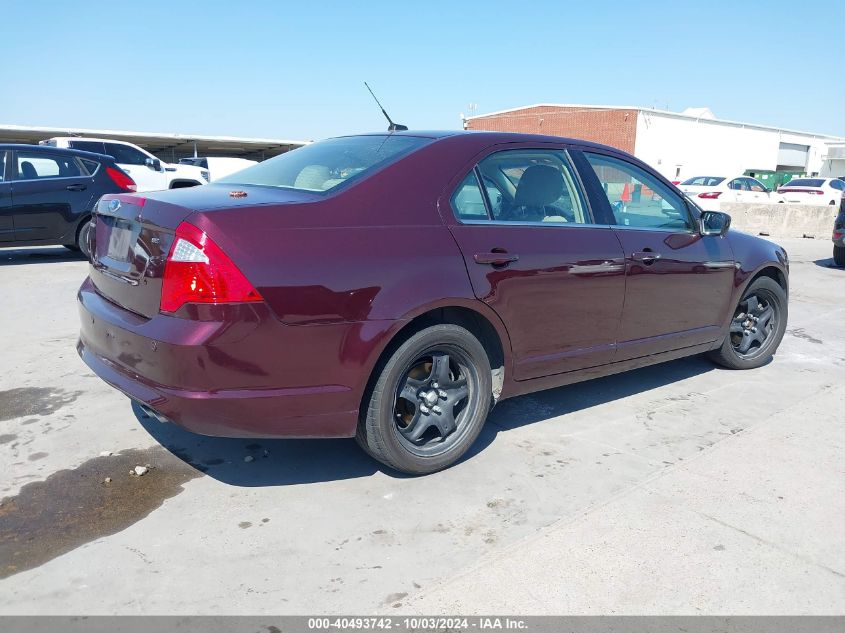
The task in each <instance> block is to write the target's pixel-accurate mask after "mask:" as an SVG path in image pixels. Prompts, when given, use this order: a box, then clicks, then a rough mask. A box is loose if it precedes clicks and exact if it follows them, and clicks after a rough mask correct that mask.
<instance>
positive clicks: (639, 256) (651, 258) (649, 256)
mask: <svg viewBox="0 0 845 633" xmlns="http://www.w3.org/2000/svg"><path fill="white" fill-rule="evenodd" d="M631 259H633V260H634V261H638V262H642V263H643V264H646V265H649V264H653V263H654V262H656V261H657V260H658V259H660V253H655V252H653V251H640V252H637V253H631Z"/></svg>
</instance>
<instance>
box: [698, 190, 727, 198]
mask: <svg viewBox="0 0 845 633" xmlns="http://www.w3.org/2000/svg"><path fill="white" fill-rule="evenodd" d="M721 195H722V192H721V191H705V192H704V193H700V194H698V197H699V198H707V199H708V200H712V199H714V198H718V197H719V196H721Z"/></svg>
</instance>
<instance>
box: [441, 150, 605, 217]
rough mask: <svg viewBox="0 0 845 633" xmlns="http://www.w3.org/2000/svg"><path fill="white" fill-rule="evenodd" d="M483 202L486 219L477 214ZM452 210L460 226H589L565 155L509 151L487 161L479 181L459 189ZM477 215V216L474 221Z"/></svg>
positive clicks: (482, 164) (475, 179)
mask: <svg viewBox="0 0 845 633" xmlns="http://www.w3.org/2000/svg"><path fill="white" fill-rule="evenodd" d="M479 177H480V179H481V184H479ZM482 186H483V190H482V188H481V187H482ZM478 202H480V203H481V204H482V205H485V206H484V207H482V209H483V211H484V213H483V214H478ZM452 206H453V208H454V210H455V214H456V215H457V217H458V219H460V220H471V219H481V220H483V219H489V220H491V221H494V222H531V223H534V222H547V223H564V224H571V223H574V224H588V223H589V221H590V220H589V218H588V215H587V212H586V204H585V202H584V199H583V197H582V196H581V193H580V191H579V189H578V187H577V186H576V184H575V178H574V172H573V171H572V168H571V167H570V166H569V161H568V160H567V157H566V154H565V153H563V152H561V151H549V150H531V149H524V150H509V151H504V152H497V153H495V154H492V155H490V156H488V157H487V158H485V159H484V160H482V161H481V162H480V163H479V164H478V176H476V174H475V172H471V173H470V175H469V176H468V177H467V178H466V179H465V180H464V181H463V182H462V183H461V185H460V186H459V187H458V189H457V190H456V192H455V194H454V195H453V197H452ZM472 213H476V214H478V215H476V216H474V217H470V214H472ZM485 216H486V217H485Z"/></svg>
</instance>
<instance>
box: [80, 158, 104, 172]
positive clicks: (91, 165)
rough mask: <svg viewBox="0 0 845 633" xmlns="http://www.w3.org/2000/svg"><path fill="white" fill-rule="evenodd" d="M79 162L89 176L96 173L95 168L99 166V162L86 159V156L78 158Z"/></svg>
mask: <svg viewBox="0 0 845 633" xmlns="http://www.w3.org/2000/svg"><path fill="white" fill-rule="evenodd" d="M79 162H81V163H82V166H83V167H84V168H85V171H87V172H88V175H89V176H93V175H94V174H96V173H97V170H98V169H99V168H100V163H98V162H97V161H95V160H88V159H87V158H80V159H79Z"/></svg>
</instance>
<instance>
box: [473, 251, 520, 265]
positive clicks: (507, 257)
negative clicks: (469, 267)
mask: <svg viewBox="0 0 845 633" xmlns="http://www.w3.org/2000/svg"><path fill="white" fill-rule="evenodd" d="M473 259H474V260H475V263H476V264H489V265H490V266H506V265H507V264H510V263H511V262H515V261H517V260H518V259H519V255H511V254H510V253H496V252H490V253H476V254H475V255H473Z"/></svg>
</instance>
